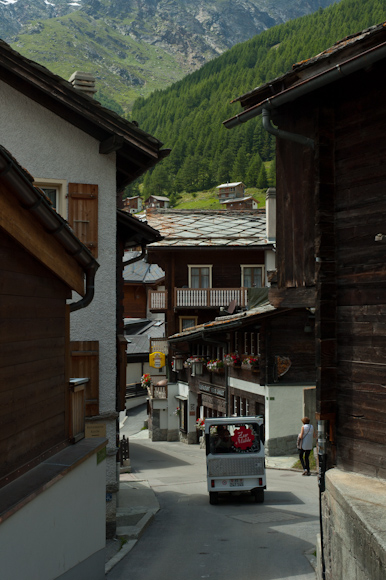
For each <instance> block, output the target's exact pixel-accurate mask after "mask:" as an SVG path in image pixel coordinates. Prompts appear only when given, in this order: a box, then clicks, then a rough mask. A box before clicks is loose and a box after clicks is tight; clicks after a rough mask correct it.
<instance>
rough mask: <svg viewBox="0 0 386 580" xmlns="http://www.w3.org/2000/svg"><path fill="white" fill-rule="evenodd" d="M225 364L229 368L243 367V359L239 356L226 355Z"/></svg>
mask: <svg viewBox="0 0 386 580" xmlns="http://www.w3.org/2000/svg"><path fill="white" fill-rule="evenodd" d="M224 362H225V364H226V365H227V366H228V367H235V368H240V367H241V358H240V357H239V355H238V354H226V355H225V357H224Z"/></svg>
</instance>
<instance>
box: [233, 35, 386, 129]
mask: <svg viewBox="0 0 386 580" xmlns="http://www.w3.org/2000/svg"><path fill="white" fill-rule="evenodd" d="M385 35H386V30H385V26H384V25H379V26H377V27H374V28H373V29H369V31H364V32H363V33H360V34H359V35H355V36H354V37H349V39H344V40H343V41H341V42H340V43H337V47H338V48H336V49H335V50H333V48H332V49H329V50H327V51H324V53H322V54H321V55H318V56H317V57H315V58H314V59H310V60H309V61H304V62H303V63H300V65H299V66H297V67H294V70H292V71H290V72H288V73H286V74H285V75H283V76H281V77H278V78H277V79H275V80H273V81H272V82H270V83H267V84H265V85H262V86H261V87H257V88H256V89H254V90H253V91H250V92H249V93H246V94H244V95H242V96H241V97H239V98H238V99H235V101H233V102H236V101H239V102H240V103H241V105H242V106H244V111H243V112H242V113H239V114H238V115H235V116H234V117H231V118H230V119H228V120H226V121H223V125H224V126H225V127H226V128H227V129H233V128H234V127H236V126H238V125H240V124H242V123H246V122H247V121H249V120H250V119H252V118H254V117H257V116H258V115H260V114H261V113H262V112H263V110H264V109H266V110H272V109H276V108H278V107H281V106H282V105H286V104H288V103H290V102H292V101H295V100H296V99H298V98H300V97H303V96H305V95H308V94H310V93H311V92H313V91H316V90H318V89H321V88H322V87H325V86H327V85H329V84H331V83H333V82H336V81H339V80H341V79H342V78H343V77H345V76H348V75H351V74H353V73H355V72H358V71H360V70H362V69H364V68H367V67H369V66H371V65H373V64H374V63H376V62H378V61H380V60H382V59H384V58H386V40H385ZM371 41H372V45H370V46H368V44H371Z"/></svg>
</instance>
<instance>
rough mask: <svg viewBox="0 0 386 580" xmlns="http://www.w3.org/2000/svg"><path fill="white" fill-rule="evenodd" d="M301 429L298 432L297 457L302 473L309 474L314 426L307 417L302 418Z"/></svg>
mask: <svg viewBox="0 0 386 580" xmlns="http://www.w3.org/2000/svg"><path fill="white" fill-rule="evenodd" d="M302 423H303V425H302V429H301V431H300V434H299V439H300V449H299V459H300V463H301V464H302V467H303V473H302V475H311V473H310V453H311V449H312V444H313V436H314V428H313V426H312V425H311V423H310V419H309V418H308V417H303V419H302Z"/></svg>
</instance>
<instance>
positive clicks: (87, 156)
mask: <svg viewBox="0 0 386 580" xmlns="http://www.w3.org/2000/svg"><path fill="white" fill-rule="evenodd" d="M0 101H1V102H2V103H7V107H6V108H5V107H1V108H0V130H1V144H2V145H3V146H4V147H6V148H7V149H8V150H9V151H10V153H11V154H12V155H13V156H14V157H15V158H16V160H17V161H18V162H19V163H20V164H21V165H22V166H23V167H25V168H26V169H27V171H29V172H30V173H31V174H32V175H33V177H35V178H44V179H61V180H65V181H67V184H68V183H70V182H72V183H92V184H98V198H99V199H98V214H99V217H98V238H99V240H98V242H99V248H98V258H97V260H98V262H99V264H100V268H99V270H98V272H97V275H96V281H95V298H94V300H93V301H92V303H91V304H90V305H89V306H88V307H87V308H85V309H82V310H81V311H79V312H75V313H73V314H72V315H71V340H99V348H100V412H101V413H104V412H108V411H110V410H112V409H114V408H115V380H116V379H115V377H116V357H115V349H116V343H115V288H116V284H115V280H116V274H115V272H116V270H115V263H116V191H115V154H111V155H100V154H99V142H98V141H97V140H95V139H93V138H92V137H89V136H88V135H86V134H85V133H83V131H80V130H79V129H76V128H75V127H74V126H73V125H71V124H70V123H67V122H66V121H64V120H63V119H61V118H60V117H58V116H57V115H54V114H53V113H51V112H50V111H47V110H46V109H45V108H44V107H42V106H40V105H38V104H37V103H35V102H34V101H32V100H31V99H28V98H27V97H25V96H24V95H21V94H20V93H18V92H17V91H15V90H14V89H12V88H11V87H9V86H8V85H6V84H4V83H1V82H0ZM64 217H65V218H67V215H65V216H64Z"/></svg>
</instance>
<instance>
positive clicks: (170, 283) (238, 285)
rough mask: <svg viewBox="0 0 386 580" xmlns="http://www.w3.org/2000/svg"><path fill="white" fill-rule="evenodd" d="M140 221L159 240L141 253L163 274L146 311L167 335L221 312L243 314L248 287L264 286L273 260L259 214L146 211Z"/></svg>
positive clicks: (271, 245)
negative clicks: (157, 315)
mask: <svg viewBox="0 0 386 580" xmlns="http://www.w3.org/2000/svg"><path fill="white" fill-rule="evenodd" d="M146 218H147V222H148V224H149V225H150V226H152V227H153V228H155V229H156V230H159V232H160V234H161V235H162V236H163V239H162V240H160V241H159V242H155V243H153V244H150V245H149V246H148V249H147V252H148V260H149V262H150V263H154V264H158V265H159V266H160V267H161V268H162V269H163V270H164V272H165V290H164V291H156V292H150V301H149V307H150V310H151V311H153V312H162V313H165V315H166V324H167V335H168V336H171V335H173V334H176V333H178V332H182V331H183V330H185V329H186V328H189V327H191V326H196V325H198V324H201V323H204V322H209V321H211V320H213V319H214V318H215V316H216V315H218V314H219V313H220V311H221V310H223V311H227V312H229V313H233V312H235V308H236V307H237V308H239V309H240V308H241V309H243V308H244V309H246V308H247V301H248V288H249V287H255V288H259V287H264V286H266V285H267V271H268V270H272V269H273V268H274V264H275V261H274V259H275V258H274V251H273V248H274V232H272V233H271V234H270V236H271V239H270V241H268V238H267V220H266V213H265V210H260V211H257V212H256V211H253V212H242V213H239V212H237V213H235V214H233V213H230V212H224V211H207V210H202V211H184V210H182V211H181V210H170V209H168V210H151V211H147V213H146ZM269 223H271V222H269ZM271 229H274V224H272V223H271ZM229 308H231V309H232V312H230V311H229Z"/></svg>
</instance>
